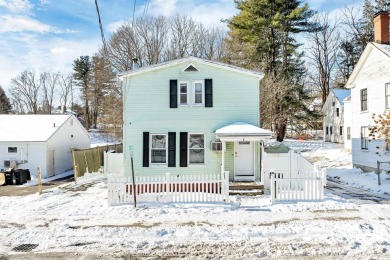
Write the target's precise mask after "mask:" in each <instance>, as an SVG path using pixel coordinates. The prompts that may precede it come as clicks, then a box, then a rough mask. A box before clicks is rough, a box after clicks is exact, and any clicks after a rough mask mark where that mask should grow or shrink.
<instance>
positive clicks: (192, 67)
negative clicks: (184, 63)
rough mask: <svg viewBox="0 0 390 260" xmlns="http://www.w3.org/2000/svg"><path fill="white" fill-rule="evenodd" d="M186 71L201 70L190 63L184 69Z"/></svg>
mask: <svg viewBox="0 0 390 260" xmlns="http://www.w3.org/2000/svg"><path fill="white" fill-rule="evenodd" d="M184 71H186V72H192V71H199V70H198V69H197V68H195V67H194V65H192V64H190V65H189V66H188V67H187V68H185V69H184Z"/></svg>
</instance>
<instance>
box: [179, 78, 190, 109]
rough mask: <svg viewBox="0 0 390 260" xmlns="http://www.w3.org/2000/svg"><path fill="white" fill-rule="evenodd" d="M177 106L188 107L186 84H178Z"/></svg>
mask: <svg viewBox="0 0 390 260" xmlns="http://www.w3.org/2000/svg"><path fill="white" fill-rule="evenodd" d="M179 104H180V105H188V82H180V83H179Z"/></svg>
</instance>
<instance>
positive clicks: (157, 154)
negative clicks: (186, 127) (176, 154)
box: [150, 134, 168, 164]
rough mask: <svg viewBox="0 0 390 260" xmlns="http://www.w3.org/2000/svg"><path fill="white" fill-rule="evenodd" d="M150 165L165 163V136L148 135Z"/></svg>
mask: <svg viewBox="0 0 390 260" xmlns="http://www.w3.org/2000/svg"><path fill="white" fill-rule="evenodd" d="M150 137H151V138H150V163H151V164H166V163H167V154H168V153H167V134H151V135H150Z"/></svg>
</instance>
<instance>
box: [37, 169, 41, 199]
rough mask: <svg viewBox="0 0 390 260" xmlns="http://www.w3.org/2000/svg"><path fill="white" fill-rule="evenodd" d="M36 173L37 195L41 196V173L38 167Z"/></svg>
mask: <svg viewBox="0 0 390 260" xmlns="http://www.w3.org/2000/svg"><path fill="white" fill-rule="evenodd" d="M37 172H38V195H41V194H42V172H41V167H39V166H38V169H37Z"/></svg>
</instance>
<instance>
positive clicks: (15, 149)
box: [8, 147, 18, 153]
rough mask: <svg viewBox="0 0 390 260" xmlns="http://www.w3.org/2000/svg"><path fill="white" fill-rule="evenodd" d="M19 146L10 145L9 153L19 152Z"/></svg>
mask: <svg viewBox="0 0 390 260" xmlns="http://www.w3.org/2000/svg"><path fill="white" fill-rule="evenodd" d="M17 152H18V147H8V153H17Z"/></svg>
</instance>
